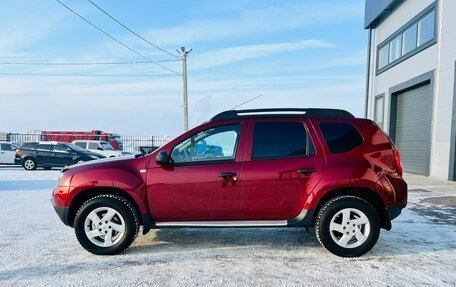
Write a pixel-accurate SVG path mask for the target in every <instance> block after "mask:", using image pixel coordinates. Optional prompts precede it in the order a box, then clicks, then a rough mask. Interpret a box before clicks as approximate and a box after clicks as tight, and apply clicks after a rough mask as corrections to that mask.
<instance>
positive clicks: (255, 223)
mask: <svg viewBox="0 0 456 287" xmlns="http://www.w3.org/2000/svg"><path fill="white" fill-rule="evenodd" d="M155 225H156V226H157V227H278V226H287V221H286V220H233V221H182V222H180V221H170V222H156V223H155Z"/></svg>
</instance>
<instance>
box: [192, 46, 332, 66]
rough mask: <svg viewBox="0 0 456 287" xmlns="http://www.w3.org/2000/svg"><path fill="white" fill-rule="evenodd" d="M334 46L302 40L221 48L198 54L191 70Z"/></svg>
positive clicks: (193, 60)
mask: <svg viewBox="0 0 456 287" xmlns="http://www.w3.org/2000/svg"><path fill="white" fill-rule="evenodd" d="M332 47H335V45H334V44H331V43H327V42H324V41H320V40H304V41H299V42H288V43H275V44H261V45H246V46H238V47H230V48H223V49H219V50H215V51H212V52H208V53H203V54H199V55H197V56H196V57H194V59H192V63H193V64H192V65H191V69H194V70H198V69H204V68H211V67H218V66H223V65H227V64H232V63H236V62H241V61H245V60H248V59H254V58H260V57H266V56H270V55H273V54H279V53H286V52H292V51H299V50H303V49H309V48H332Z"/></svg>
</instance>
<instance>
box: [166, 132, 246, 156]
mask: <svg viewBox="0 0 456 287" xmlns="http://www.w3.org/2000/svg"><path fill="white" fill-rule="evenodd" d="M240 135H241V125H240V124H234V125H224V126H218V127H214V128H210V129H207V130H205V131H202V132H200V133H198V134H196V135H193V136H191V137H190V138H188V139H186V140H184V141H182V142H181V143H179V144H178V145H176V146H175V147H174V149H173V150H172V152H171V158H172V159H173V160H174V163H187V162H201V161H220V160H234V159H235V157H236V150H237V146H238V143H239V138H240Z"/></svg>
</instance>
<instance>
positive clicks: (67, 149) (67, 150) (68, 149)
mask: <svg viewBox="0 0 456 287" xmlns="http://www.w3.org/2000/svg"><path fill="white" fill-rule="evenodd" d="M65 151H66V152H72V151H73V150H72V149H71V148H66V149H65Z"/></svg>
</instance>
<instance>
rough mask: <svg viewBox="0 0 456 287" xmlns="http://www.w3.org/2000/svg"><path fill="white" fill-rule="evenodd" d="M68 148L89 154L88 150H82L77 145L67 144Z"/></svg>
mask: <svg viewBox="0 0 456 287" xmlns="http://www.w3.org/2000/svg"><path fill="white" fill-rule="evenodd" d="M65 145H66V146H67V147H69V148H71V149H72V150H74V151H79V152H87V150H85V149H83V148H81V147H78V146H77V145H75V144H70V143H67V144H65Z"/></svg>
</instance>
